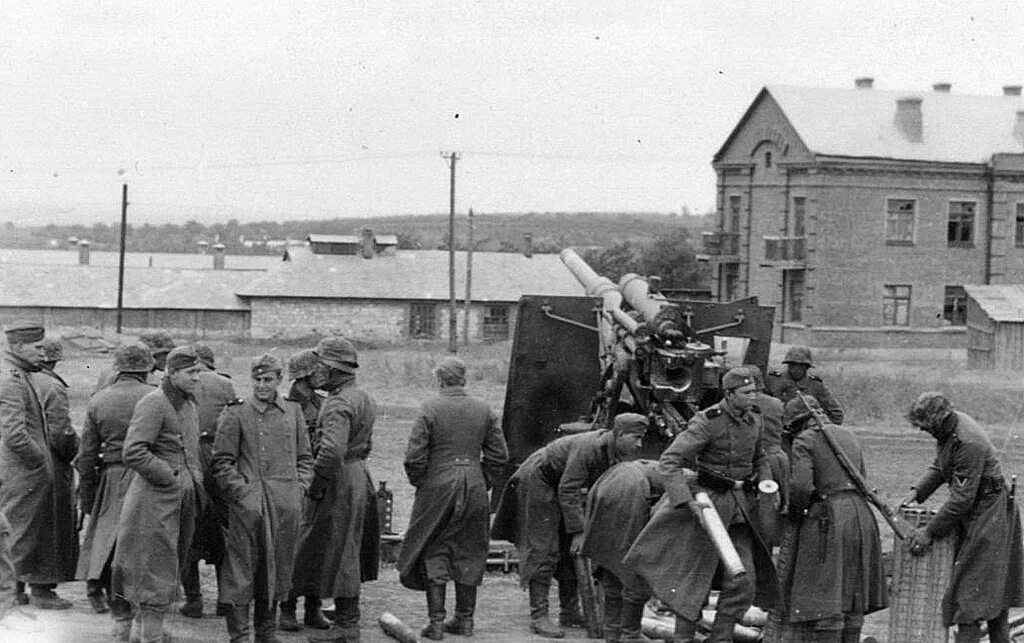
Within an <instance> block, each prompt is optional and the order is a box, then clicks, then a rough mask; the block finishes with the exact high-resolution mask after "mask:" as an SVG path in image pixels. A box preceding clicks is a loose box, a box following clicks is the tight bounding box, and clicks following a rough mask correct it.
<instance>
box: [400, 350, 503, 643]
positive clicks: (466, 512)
mask: <svg viewBox="0 0 1024 643" xmlns="http://www.w3.org/2000/svg"><path fill="white" fill-rule="evenodd" d="M434 376H435V377H436V378H437V382H438V385H439V387H440V392H439V394H438V395H437V396H435V397H433V398H431V399H429V400H427V401H426V402H424V403H423V406H422V408H421V409H420V415H419V416H418V417H417V418H416V421H415V422H414V423H413V426H412V431H411V432H410V435H409V445H408V448H407V449H406V452H405V473H406V475H407V476H408V478H409V483H410V484H411V485H412V486H414V487H415V488H416V499H415V501H414V503H413V507H412V515H411V516H410V518H409V529H408V530H407V531H406V532H405V539H404V540H403V542H402V549H401V551H400V552H399V555H398V563H397V567H398V572H399V580H400V581H401V583H402V585H404V586H405V587H408V588H409V589H415V590H420V591H425V592H426V594H427V613H428V615H429V618H430V623H429V624H428V625H427V626H426V627H425V628H423V631H422V632H421V633H420V634H421V635H422V636H425V637H426V638H429V639H432V640H436V641H439V640H441V639H443V638H444V633H445V632H450V633H453V634H461V635H463V636H472V635H473V613H474V611H475V609H476V588H477V586H479V585H480V583H481V582H483V577H484V572H485V571H486V567H487V551H488V546H489V544H490V543H489V538H488V533H487V532H488V527H489V519H490V513H489V503H488V500H487V490H488V489H489V488H490V486H491V485H490V483H489V482H488V481H489V480H494V479H495V477H496V476H497V475H500V473H501V470H502V468H503V467H504V466H505V463H506V462H508V447H507V446H506V445H505V436H504V434H502V432H501V427H499V426H498V418H497V416H496V415H495V414H494V412H493V411H492V410H491V408H490V406H488V404H487V403H486V402H484V401H483V400H482V399H480V398H477V397H472V396H470V395H467V394H466V390H465V388H464V387H465V385H466V365H465V363H463V361H462V360H460V359H458V358H455V357H448V358H445V359H444V360H442V361H441V363H440V365H438V367H437V368H436V369H434ZM448 581H455V616H454V618H452V619H451V620H449V621H447V622H446V621H445V615H446V614H445V587H446V585H447V584H448Z"/></svg>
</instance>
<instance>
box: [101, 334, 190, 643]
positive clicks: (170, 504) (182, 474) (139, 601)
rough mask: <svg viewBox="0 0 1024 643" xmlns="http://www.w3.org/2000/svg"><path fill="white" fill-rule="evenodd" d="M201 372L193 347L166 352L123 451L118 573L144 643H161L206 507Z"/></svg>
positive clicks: (115, 571)
mask: <svg viewBox="0 0 1024 643" xmlns="http://www.w3.org/2000/svg"><path fill="white" fill-rule="evenodd" d="M201 370H202V367H201V366H200V365H199V358H198V357H197V356H196V353H195V351H194V350H192V348H191V347H188V346H180V347H178V348H175V349H174V350H172V351H171V352H170V353H168V355H167V375H166V376H165V377H164V379H163V381H161V382H160V386H159V387H158V388H156V389H154V390H153V391H151V392H150V393H147V394H146V396H145V397H143V398H142V399H141V400H139V402H138V404H136V406H135V412H134V413H133V414H132V419H131V424H130V425H129V427H128V432H127V434H126V435H125V440H124V448H123V449H122V452H121V454H122V459H123V461H124V463H125V464H126V465H127V466H128V467H130V468H131V469H132V470H133V471H134V472H135V475H133V476H132V478H131V481H130V482H129V483H128V491H127V492H126V493H125V498H124V504H123V506H122V508H121V517H120V520H119V521H118V529H117V547H116V549H115V550H114V562H113V574H114V578H115V580H114V582H115V583H118V582H120V583H122V587H123V588H124V598H125V599H126V600H128V601H130V602H131V604H132V606H133V607H134V608H135V617H134V622H133V624H132V639H133V640H138V641H140V643H150V642H156V641H161V640H163V637H164V627H163V626H164V616H165V614H166V613H167V611H168V610H169V609H170V607H171V604H172V603H173V602H174V599H175V596H176V594H177V591H178V582H179V572H180V570H181V568H182V567H183V566H184V564H185V560H186V557H187V555H188V550H189V546H190V545H191V543H192V533H193V531H194V529H195V518H196V515H197V514H198V513H199V512H201V511H202V508H203V504H204V503H205V502H206V498H205V492H204V491H203V484H202V481H203V474H202V471H201V470H200V467H199V419H198V415H197V412H196V403H195V393H196V390H197V389H198V388H199V373H200V371H201Z"/></svg>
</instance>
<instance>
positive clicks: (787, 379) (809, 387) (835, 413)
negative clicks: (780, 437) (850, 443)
mask: <svg viewBox="0 0 1024 643" xmlns="http://www.w3.org/2000/svg"><path fill="white" fill-rule="evenodd" d="M782 363H783V364H785V365H786V372H784V373H783V372H781V371H772V372H770V373H768V386H767V391H768V394H769V395H772V396H773V397H777V398H779V399H780V400H782V403H783V404H785V403H786V402H788V401H790V400H792V399H793V398H795V397H796V394H797V392H800V393H803V394H805V395H810V396H811V397H813V398H814V399H816V400H818V404H820V405H821V408H822V409H824V411H825V415H827V416H828V419H829V420H831V421H832V423H833V424H842V423H843V407H842V406H840V405H839V402H837V401H836V399H835V398H834V397H832V392H831V391H829V390H828V387H827V386H825V383H824V382H822V381H821V378H820V377H818V376H817V375H810V374H808V372H807V371H808V370H809V369H812V368H814V360H813V359H812V358H811V349H809V348H807V347H806V346H793V347H791V348H790V349H789V350H788V351H786V357H785V358H784V359H783V360H782Z"/></svg>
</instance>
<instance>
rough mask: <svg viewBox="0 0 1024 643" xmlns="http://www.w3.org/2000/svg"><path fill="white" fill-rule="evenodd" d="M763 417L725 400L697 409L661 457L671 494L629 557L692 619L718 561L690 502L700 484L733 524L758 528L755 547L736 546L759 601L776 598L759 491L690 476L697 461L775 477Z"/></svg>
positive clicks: (736, 474) (724, 471)
mask: <svg viewBox="0 0 1024 643" xmlns="http://www.w3.org/2000/svg"><path fill="white" fill-rule="evenodd" d="M760 425H761V422H760V420H759V419H757V418H756V416H754V415H752V414H750V413H747V414H744V415H737V414H736V413H735V412H734V411H733V410H731V409H730V408H729V407H728V406H727V403H726V402H725V401H722V402H719V403H718V404H714V405H712V406H710V407H708V408H707V409H705V410H704V411H701V412H699V413H697V414H696V415H694V416H693V418H691V419H690V422H689V424H688V425H687V428H686V430H684V431H683V432H682V433H680V434H679V435H678V436H676V438H675V440H673V441H672V444H670V445H669V447H668V448H667V449H666V450H665V451H664V453H662V455H661V459H660V460H659V461H658V466H659V471H660V473H661V474H662V476H663V478H664V483H665V495H664V496H662V498H661V500H660V501H659V502H658V504H657V505H656V506H655V508H654V515H653V516H652V517H651V520H650V522H649V523H647V526H646V527H644V529H643V531H642V532H640V535H639V536H638V537H637V539H636V541H635V542H634V543H633V546H632V547H631V548H630V550H629V553H628V554H627V555H626V557H625V559H624V560H623V563H624V564H625V565H626V566H627V567H629V568H630V569H632V570H633V571H634V572H636V573H638V574H640V575H641V576H643V577H644V579H645V580H646V581H647V582H648V584H649V585H650V586H651V590H652V591H653V592H654V595H655V596H657V597H658V598H660V599H661V600H662V601H664V602H665V603H666V604H667V605H668V606H669V607H670V608H672V610H673V611H674V612H675V613H676V614H680V615H682V616H683V617H685V618H687V619H689V620H697V619H698V618H699V617H700V611H701V608H702V607H703V606H704V602H705V599H706V598H707V595H708V592H710V591H711V584H712V580H713V579H714V576H715V571H716V570H717V568H718V566H719V559H718V553H717V551H716V550H715V547H714V544H713V543H712V541H711V538H710V537H709V536H708V535H707V532H705V531H704V529H703V527H701V525H700V522H699V521H698V520H697V518H696V516H694V514H693V513H692V512H691V510H690V509H689V507H688V506H687V503H688V502H690V501H692V500H693V494H694V493H696V492H698V491H705V492H707V494H708V496H709V497H710V498H711V501H712V502H713V503H714V506H715V509H716V510H717V511H718V515H719V516H720V517H721V519H722V523H723V524H724V525H725V526H726V527H727V528H729V527H730V526H734V525H744V524H746V525H749V527H750V529H751V531H752V532H753V542H752V543H750V544H749V549H748V546H747V545H746V544H742V546H741V543H736V546H737V550H738V551H739V553H740V555H741V557H743V558H745V559H746V560H744V567H746V569H747V574H748V576H750V575H752V576H753V577H754V579H755V580H756V594H755V597H754V604H756V605H759V606H761V607H765V608H767V607H771V606H772V605H773V604H774V602H775V601H776V600H777V598H778V581H777V578H776V575H775V568H774V566H773V565H772V561H771V554H770V552H769V551H768V548H767V546H766V543H765V541H764V538H763V537H762V535H761V533H760V528H759V525H758V522H757V520H756V513H755V501H756V498H755V494H753V493H750V492H746V491H743V490H735V489H731V490H728V491H716V490H714V489H710V488H706V487H703V486H701V485H700V484H698V483H696V482H694V483H690V482H687V478H688V477H689V473H690V472H691V471H692V470H693V469H695V468H696V464H697V463H698V462H699V463H700V464H701V465H704V466H706V467H707V468H709V469H711V470H714V471H716V472H717V473H719V474H721V475H723V476H726V477H729V478H732V479H734V480H746V479H749V478H751V477H755V478H756V479H757V480H766V479H768V478H770V477H771V475H770V472H769V470H768V465H767V461H766V459H765V454H764V449H763V447H762V445H761V440H760V438H759V434H760ZM691 487H692V489H693V490H692V491H691Z"/></svg>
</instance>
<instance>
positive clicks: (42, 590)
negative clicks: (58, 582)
mask: <svg viewBox="0 0 1024 643" xmlns="http://www.w3.org/2000/svg"><path fill="white" fill-rule="evenodd" d="M29 587H30V588H31V590H32V595H31V596H30V598H29V602H30V604H31V605H32V606H33V607H38V608H39V609H41V610H66V609H70V608H71V605H72V603H71V601H69V600H67V599H66V598H61V597H60V596H57V592H55V591H53V586H51V585H49V584H39V585H37V584H35V583H30V584H29Z"/></svg>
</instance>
